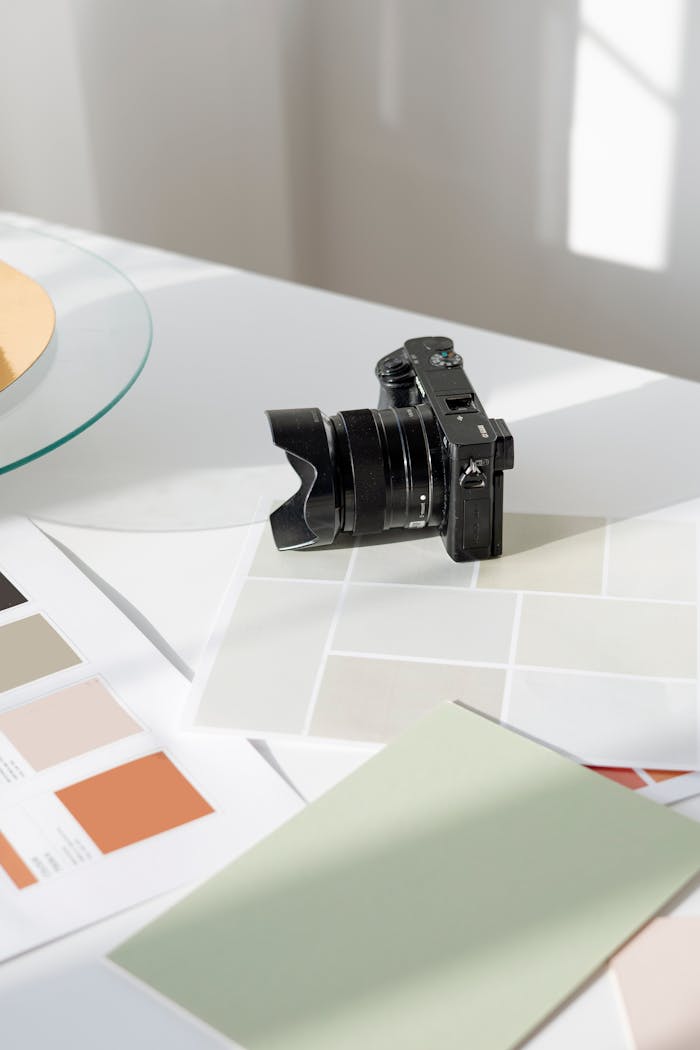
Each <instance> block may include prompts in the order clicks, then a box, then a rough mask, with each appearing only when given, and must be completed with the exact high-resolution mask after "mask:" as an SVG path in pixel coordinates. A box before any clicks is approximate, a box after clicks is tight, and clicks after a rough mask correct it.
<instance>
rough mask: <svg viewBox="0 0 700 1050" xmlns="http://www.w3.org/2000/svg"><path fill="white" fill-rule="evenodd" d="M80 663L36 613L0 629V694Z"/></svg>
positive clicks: (59, 637) (68, 647) (76, 656)
mask: <svg viewBox="0 0 700 1050" xmlns="http://www.w3.org/2000/svg"><path fill="white" fill-rule="evenodd" d="M79 663H80V657H79V656H78V655H77V654H76V653H74V652H73V650H72V649H71V647H70V646H69V645H68V643H67V642H64V640H63V638H61V636H60V634H58V633H57V632H56V631H55V630H54V628H53V627H52V626H51V624H50V623H49V622H48V621H47V620H45V619H44V617H43V616H41V615H40V614H39V613H37V614H36V615H34V616H27V617H26V618H25V619H23V620H15V621H14V622H13V623H6V624H4V625H3V626H2V627H0V693H1V692H3V691H4V690H6V689H15V688H16V687H17V686H20V685H25V684H26V683H27V682H33V681H34V680H35V679H37V678H43V677H44V676H45V675H47V674H54V673H55V672H56V671H63V670H65V668H66V667H74V666H75V664H79Z"/></svg>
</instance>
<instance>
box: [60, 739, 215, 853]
mask: <svg viewBox="0 0 700 1050" xmlns="http://www.w3.org/2000/svg"><path fill="white" fill-rule="evenodd" d="M56 796H57V798H59V799H60V801H61V802H62V803H63V805H64V806H65V807H66V809H68V810H69V812H70V813H72V814H73V816H74V817H75V819H76V820H77V821H78V823H79V824H80V825H81V826H82V827H83V828H84V829H85V831H86V832H87V833H88V835H89V836H90V838H91V839H92V841H93V842H94V843H95V845H96V846H98V847H99V849H101V850H102V852H103V853H111V852H112V851H113V850H115V849H121V848H122V846H130V845H132V844H133V843H134V842H141V841H142V840H143V839H148V838H151V836H153V835H159V834H160V833H161V832H162V831H168V830H169V829H170V828H176V827H179V826H180V825H181V824H188V823H189V822H190V821H191V820H197V819H198V818H199V817H204V816H206V815H207V814H208V813H213V809H212V807H211V806H210V805H209V803H208V802H207V801H206V800H205V799H203V798H202V796H201V795H200V794H199V792H198V791H196V790H195V789H194V788H193V787H192V785H191V784H190V782H189V780H187V779H186V778H185V777H184V776H183V775H182V773H181V772H180V771H179V769H177V768H176V767H175V766H174V765H173V763H172V762H171V761H170V759H169V758H168V756H167V755H165V754H163V752H162V751H159V752H157V753H156V754H153V755H146V756H145V757H144V758H137V759H135V760H134V761H133V762H127V763H126V764H125V765H123V766H117V767H116V768H115V769H109V770H107V772H105V773H98V774H97V776H94V777H89V778H88V779H87V780H81V781H80V782H79V783H77V784H71V786H70V787H67V788H63V789H62V790H61V791H57V792H56Z"/></svg>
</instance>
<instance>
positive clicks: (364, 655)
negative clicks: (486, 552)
mask: <svg viewBox="0 0 700 1050" xmlns="http://www.w3.org/2000/svg"><path fill="white" fill-rule="evenodd" d="M518 597H522V595H519V596H518ZM328 655H329V656H352V657H355V658H356V659H359V660H401V661H406V662H408V663H417V664H438V665H441V664H447V665H454V666H456V667H487V668H493V669H494V670H496V671H507V670H508V669H509V667H511V666H512V669H513V670H514V671H537V672H540V671H542V672H544V673H546V674H564V675H580V676H581V677H582V678H614V679H619V680H620V681H625V682H661V683H663V682H671V683H680V684H686V683H687V684H690V685H695V683H696V679H695V678H673V677H669V676H668V675H666V676H662V675H649V674H625V673H620V672H619V671H589V670H584V669H582V668H577V667H544V666H540V665H538V664H517V663H513V664H512V665H511V664H509V663H496V662H494V661H490V660H458V659H451V658H448V657H443V656H409V655H408V653H370V652H363V651H362V650H360V649H334V648H333V647H332V646H331V648H330V649H329V651H328Z"/></svg>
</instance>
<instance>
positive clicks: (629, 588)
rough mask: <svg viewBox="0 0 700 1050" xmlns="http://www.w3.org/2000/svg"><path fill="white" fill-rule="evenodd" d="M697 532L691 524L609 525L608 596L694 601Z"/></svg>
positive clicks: (645, 522)
mask: <svg viewBox="0 0 700 1050" xmlns="http://www.w3.org/2000/svg"><path fill="white" fill-rule="evenodd" d="M695 563H696V533H695V526H694V525H692V524H690V523H689V522H675V521H650V520H645V519H641V520H640V519H637V518H631V519H630V520H629V521H618V522H615V523H614V524H612V525H611V526H610V554H609V560H608V588H607V589H608V594H619V595H621V596H623V597H626V598H666V599H669V600H671V601H674V600H675V601H693V602H694V601H695V600H696V597H697V583H696V564H695Z"/></svg>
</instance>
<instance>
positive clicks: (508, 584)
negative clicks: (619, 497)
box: [477, 514, 605, 594]
mask: <svg viewBox="0 0 700 1050" xmlns="http://www.w3.org/2000/svg"><path fill="white" fill-rule="evenodd" d="M604 525H605V522H604V520H603V519H602V518H575V517H563V516H558V515H543V514H506V515H505V517H504V521H503V531H504V538H503V550H504V552H505V553H504V554H503V557H501V558H495V559H493V560H491V561H484V562H482V563H481V564H480V566H479V577H478V581H477V586H478V587H499V588H507V589H509V590H524V591H561V592H564V593H566V592H569V593H571V592H573V593H575V594H600V587H601V580H602V574H603V550H604V544H605V529H604Z"/></svg>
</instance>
